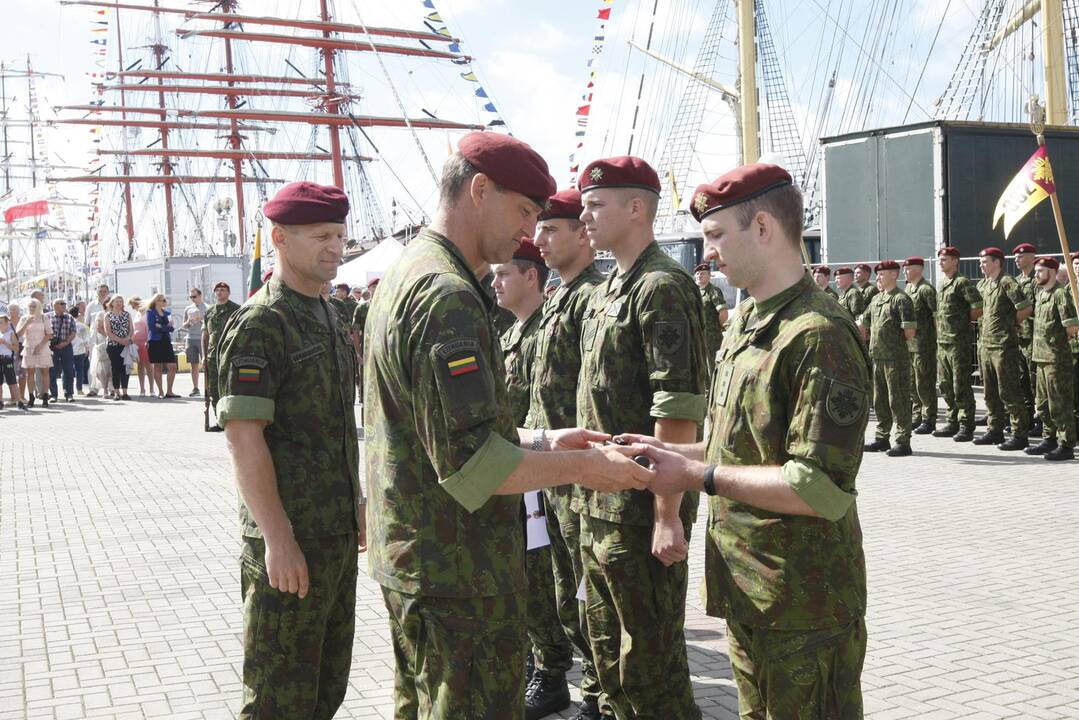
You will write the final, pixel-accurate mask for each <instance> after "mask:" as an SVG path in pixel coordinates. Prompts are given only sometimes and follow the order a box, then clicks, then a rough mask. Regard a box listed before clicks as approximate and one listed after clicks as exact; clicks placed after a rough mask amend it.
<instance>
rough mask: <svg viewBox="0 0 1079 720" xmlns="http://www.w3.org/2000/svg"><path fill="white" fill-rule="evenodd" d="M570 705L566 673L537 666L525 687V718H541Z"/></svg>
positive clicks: (538, 719)
mask: <svg viewBox="0 0 1079 720" xmlns="http://www.w3.org/2000/svg"><path fill="white" fill-rule="evenodd" d="M568 707H569V683H567V682H566V674H565V673H556V672H549V671H547V670H544V669H543V668H536V671H535V673H533V674H532V682H530V683H529V684H528V687H527V688H525V720H540V718H544V717H547V716H548V715H550V714H551V713H556V712H561V711H562V710H565V709H566V708H568Z"/></svg>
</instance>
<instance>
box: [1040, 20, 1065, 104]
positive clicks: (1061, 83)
mask: <svg viewBox="0 0 1079 720" xmlns="http://www.w3.org/2000/svg"><path fill="white" fill-rule="evenodd" d="M1041 2H1042V59H1043V61H1044V63H1045V120H1046V123H1048V124H1049V125H1067V124H1068V96H1067V88H1066V85H1065V82H1066V77H1067V69H1066V67H1067V66H1066V65H1065V62H1064V6H1063V4H1062V3H1061V0H1041Z"/></svg>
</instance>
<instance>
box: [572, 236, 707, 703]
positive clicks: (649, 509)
mask: <svg viewBox="0 0 1079 720" xmlns="http://www.w3.org/2000/svg"><path fill="white" fill-rule="evenodd" d="M702 310H703V308H702V306H701V301H700V293H699V291H698V288H697V286H696V284H695V283H694V282H693V280H692V278H690V276H689V275H688V274H687V273H686V272H685V270H683V269H682V267H681V266H680V265H679V264H678V263H677V262H675V261H674V260H672V259H671V258H669V257H668V256H667V255H666V254H664V252H663V251H662V250H661V249H660V248H659V245H657V244H656V243H652V244H651V245H649V246H648V247H647V248H645V249H644V251H643V252H642V253H641V255H640V256H639V257H638V258H637V260H636V262H634V264H633V266H632V267H631V268H630V269H629V270H627V271H626V272H624V273H621V272H618V271H617V269H616V270H614V271H612V273H611V275H610V276H608V278H607V280H606V281H605V282H604V283H603V284H601V285H599V286H597V287H596V289H595V290H593V291H592V295H591V297H590V298H589V302H588V308H587V310H586V311H585V316H584V325H583V331H582V337H581V374H580V379H579V381H578V386H577V422H578V424H579V425H581V426H583V427H589V428H593V429H595V430H599V431H601V432H608V433H612V434H614V433H622V432H629V433H644V434H646V435H651V434H653V433H654V432H655V420H656V419H657V418H673V419H683V420H691V421H693V422H696V423H701V422H702V421H703V419H704V411H705V403H706V399H705V387H706V384H707V372H708V370H707V368H706V364H707V363H706V359H705V335H704V317H703V312H702ZM653 502H654V496H653V495H652V493H651V492H648V491H646V490H631V491H626V492H618V493H594V492H588V491H585V490H584V489H583V488H580V487H578V488H576V489H575V493H574V505H573V507H574V508H576V509H578V510H579V511H580V512H581V514H582V517H581V555H582V560H583V566H584V573H585V577H586V579H587V582H586V592H587V600H586V601H585V613H586V615H587V618H588V634H589V638H590V640H591V643H592V654H593V657H594V659H595V663H596V671H597V672H598V674H599V680H600V684H601V685H602V687H603V692H604V693H605V694H606V695H607V699H608V701H609V702H610V704H611V707H612V708H613V709H614V712H615V714H616V715H617V716H618V717H619V718H623V719H625V720H631V719H633V718H641V719H644V718H677V719H678V720H694V719H696V718H699V717H700V710H699V709H698V708H697V705H696V704H695V703H694V701H693V686H692V685H691V684H690V681H689V663H688V660H687V658H686V643H685V634H684V630H683V628H684V625H685V609H686V587H687V583H688V580H689V577H688V570H689V567H688V563H687V562H685V561H682V562H679V563H675V564H673V565H671V566H670V567H667V566H664V565H663V563H661V562H660V561H659V560H658V559H657V558H655V557H654V556H653V555H652V531H653V525H654V520H655V516H654V509H653ZM697 504H698V495H697V493H686V494H685V496H684V498H683V501H682V506H681V513H680V516H681V519H682V524H683V529H684V531H685V535H686V539H687V540H688V539H689V537H690V529H691V526H692V524H693V521H694V520H695V519H696V511H697Z"/></svg>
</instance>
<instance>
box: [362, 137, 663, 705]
mask: <svg viewBox="0 0 1079 720" xmlns="http://www.w3.org/2000/svg"><path fill="white" fill-rule="evenodd" d="M554 189H555V185H554V180H553V179H552V178H551V177H550V175H549V174H548V172H547V164H546V163H545V162H544V161H543V159H542V158H541V157H540V156H539V155H537V154H536V153H535V151H533V150H532V149H531V148H530V147H529V146H528V145H526V144H525V143H523V142H521V141H520V140H517V139H515V138H513V137H510V136H508V135H501V134H498V133H494V132H475V133H469V134H468V135H465V136H464V137H463V138H461V140H460V142H459V144H458V151H457V152H455V153H454V154H453V155H451V156H450V158H449V159H448V160H447V161H446V163H445V165H444V167H443V170H442V179H441V183H440V199H439V209H438V211H437V213H436V215H435V218H434V220H433V221H432V224H431V226H430V227H428V228H425V229H424V230H423V231H422V232H421V233H420V234H419V235H418V236H417V237H416V238H415V239H413V240H412V242H410V243H409V244H408V246H407V247H406V248H405V251H404V253H403V254H402V255H401V257H400V258H399V259H398V260H397V261H396V262H395V263H394V265H393V266H392V267H391V268H390V270H389V272H388V273H387V274H386V277H385V278H383V280H382V283H381V284H380V285H379V291H378V293H377V294H376V295H375V297H374V299H373V300H372V301H371V312H370V315H369V316H368V318H367V330H368V336H367V339H366V347H365V356H364V371H365V373H366V377H365V378H364V391H365V398H364V399H365V402H364V418H365V426H366V435H367V452H366V476H367V481H368V488H369V508H370V514H369V516H368V519H369V521H370V535H371V551H370V554H369V559H370V575H371V577H372V578H373V579H374V580H375V581H376V582H378V583H379V584H380V585H381V586H382V594H383V599H384V601H385V603H386V608H387V610H388V611H389V622H390V630H391V633H390V636H391V641H392V643H393V650H394V657H395V661H396V662H395V664H396V675H395V681H394V701H395V706H396V710H395V716H394V717H395V718H398V719H399V720H400V719H405V718H411V719H415V718H421V717H422V718H432V719H437V720H451V719H452V720H456V719H457V718H498V719H499V720H503V719H504V720H521V719H522V718H523V717H524V709H525V703H524V692H525V687H524V666H525V607H526V601H527V598H526V597H525V589H526V580H525V543H524V540H525V529H524V522H523V514H524V513H523V512H522V511H521V510H522V508H521V493H522V492H526V491H528V490H538V489H541V488H544V487H551V486H555V485H559V484H563V483H567V482H582V483H586V484H588V486H589V487H591V488H593V489H596V490H600V491H608V490H623V489H627V488H631V487H636V488H642V487H644V486H645V485H646V484H647V482H648V481H649V480H650V478H651V476H652V473H651V472H649V471H648V470H646V469H645V468H643V467H641V466H640V465H637V464H636V463H634V462H633V461H632V460H631V459H630V457H629V456H631V455H633V454H636V453H638V452H640V451H641V448H632V447H631V448H619V447H617V446H610V447H598V448H590V447H589V443H590V441H596V442H601V441H603V440H604V439H605V438H607V437H609V436H606V435H602V434H599V433H594V432H589V431H586V430H579V429H575V430H561V431H552V432H548V431H547V430H545V429H542V428H541V429H537V430H535V431H534V432H533V431H518V429H517V428H516V427H515V426H514V423H513V416H512V412H511V408H510V404H509V401H508V396H507V391H506V383H505V367H504V365H503V357H502V351H501V349H500V347H499V345H498V343H497V340H496V338H495V336H494V329H493V326H492V317H491V308H492V304H491V302H490V300H489V299H488V296H487V294H486V291H485V290H484V289H483V288H482V287H481V286H480V283H479V280H478V277H477V271H478V270H480V269H481V268H484V266H486V265H489V264H492V263H502V262H507V261H509V260H510V259H511V258H512V256H513V252H514V251H515V250H516V249H517V246H518V245H519V243H520V240H521V239H522V238H523V237H526V236H527V234H528V233H531V232H532V231H533V230H534V229H535V222H536V215H537V213H538V211H539V209H540V208H541V207H542V206H543V203H544V202H545V201H546V199H547V198H548V197H549V196H550V195H551V194H552V193H553V192H554ZM402 318H407V319H408V321H407V323H402V321H401V319H402ZM522 446H527V447H530V448H532V451H526V450H523V449H522ZM569 448H576V449H575V450H568V449H569ZM547 449H556V450H566V451H565V452H544V450H547Z"/></svg>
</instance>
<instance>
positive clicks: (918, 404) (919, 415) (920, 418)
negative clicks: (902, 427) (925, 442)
mask: <svg viewBox="0 0 1079 720" xmlns="http://www.w3.org/2000/svg"><path fill="white" fill-rule="evenodd" d="M903 289H904V290H905V291H906V293H907V295H909V296H910V299H911V302H913V303H914V319H915V321H916V322H917V323H918V334H917V335H916V336H915V338H914V342H913V343H912V344H911V346H910V348H911V350H910V364H911V371H912V380H913V382H912V383H911V390H912V392H911V399H912V400H913V401H914V403H913V410H914V418H913V420H912V422H913V423H914V424H915V425H920V424H922V423H923V422H924V423H928V424H930V425H933V424H935V423H936V422H937V323H936V314H937V291H936V290H935V289H934V288H933V286H932V285H930V284H929V283H928V282H926V280H925V278H920V279H919V280H918V282H917V283H907V284H906V287H904V288H903Z"/></svg>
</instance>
